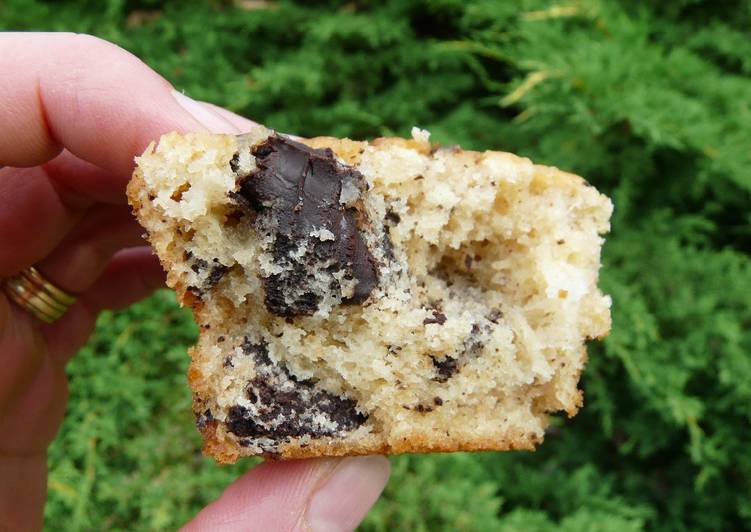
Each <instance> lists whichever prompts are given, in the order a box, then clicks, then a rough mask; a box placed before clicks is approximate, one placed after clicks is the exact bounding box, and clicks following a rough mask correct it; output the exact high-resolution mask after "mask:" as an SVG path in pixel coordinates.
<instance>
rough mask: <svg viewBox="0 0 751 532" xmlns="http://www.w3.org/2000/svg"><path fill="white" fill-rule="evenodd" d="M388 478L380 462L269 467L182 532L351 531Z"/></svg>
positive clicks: (342, 461) (240, 482) (352, 460)
mask: <svg viewBox="0 0 751 532" xmlns="http://www.w3.org/2000/svg"><path fill="white" fill-rule="evenodd" d="M388 476H389V462H388V460H386V458H384V457H382V456H362V457H352V458H343V459H342V458H338V459H331V458H317V459H311V460H293V461H289V462H265V463H263V464H261V465H259V466H257V467H255V468H253V469H252V470H250V471H248V472H247V473H246V474H245V475H243V476H242V477H240V478H239V479H238V480H236V481H235V482H234V483H233V484H232V485H231V486H230V487H229V488H227V489H226V490H225V492H224V493H223V494H222V495H221V497H219V499H217V500H216V501H214V502H213V503H211V504H209V505H208V506H207V507H206V508H204V509H203V510H202V511H201V512H200V513H199V514H198V515H197V516H196V517H195V519H193V520H192V521H191V522H190V523H188V524H187V525H185V527H184V528H183V529H182V530H183V532H198V531H204V530H205V531H209V530H210V531H212V532H214V531H217V532H234V531H241V530H242V531H253V530H263V531H266V530H284V531H287V530H290V531H291V530H312V531H313V532H317V531H319V530H320V531H324V530H325V531H327V532H338V531H342V532H343V531H351V530H354V529H355V527H356V526H357V525H358V524H359V523H360V521H361V520H362V518H363V517H364V516H365V514H366V513H367V511H368V510H369V509H370V507H371V506H373V504H374V503H375V502H376V500H377V499H378V496H379V495H380V493H381V491H382V490H383V488H384V486H385V485H386V481H387V480H388Z"/></svg>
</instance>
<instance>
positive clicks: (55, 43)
mask: <svg viewBox="0 0 751 532" xmlns="http://www.w3.org/2000/svg"><path fill="white" fill-rule="evenodd" d="M0 72H3V73H4V75H3V76H2V77H0V124H3V127H2V128H0V166H34V165H38V164H41V163H44V162H46V161H48V160H50V159H52V158H53V157H54V156H55V155H57V154H58V153H59V152H60V151H61V150H62V148H67V149H68V151H70V152H71V153H73V154H74V155H75V156H77V157H79V158H81V159H83V160H85V161H88V162H90V163H93V164H95V165H96V166H99V167H101V168H102V169H104V170H106V171H107V172H109V173H111V174H112V175H113V176H116V177H118V178H120V179H127V178H128V177H129V175H130V173H131V172H132V169H133V157H134V156H136V155H138V154H140V153H141V152H142V151H143V150H144V148H145V147H146V146H147V145H148V143H149V142H151V141H152V140H155V139H157V138H159V136H160V135H161V134H163V133H165V132H167V131H173V130H174V131H188V130H197V129H201V124H200V123H199V122H198V121H197V120H196V119H195V118H194V117H193V115H191V114H190V113H189V112H188V111H186V110H185V109H184V108H183V107H182V106H181V105H180V104H179V103H178V102H177V100H176V99H175V97H174V96H173V90H172V86H171V85H170V84H169V83H168V82H167V81H166V80H165V79H163V78H162V77H161V76H159V75H158V74H157V73H156V72H154V71H153V70H151V69H150V68H149V67H147V66H146V65H145V64H144V63H143V62H141V61H140V60H139V59H138V58H137V57H135V56H134V55H132V54H130V53H128V52H126V51H125V50H123V49H122V48H119V47H118V46H115V45H114V44H111V43H108V42H106V41H103V40H101V39H98V38H96V37H92V36H89V35H80V34H72V33H5V34H0ZM117 186H118V188H120V187H121V186H122V181H120V182H119V183H118V184H117Z"/></svg>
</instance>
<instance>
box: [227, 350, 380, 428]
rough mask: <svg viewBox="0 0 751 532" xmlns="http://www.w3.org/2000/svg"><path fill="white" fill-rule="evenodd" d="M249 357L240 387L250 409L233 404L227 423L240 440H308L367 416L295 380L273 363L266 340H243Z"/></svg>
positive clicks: (345, 400) (351, 402)
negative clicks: (252, 372) (248, 372)
mask: <svg viewBox="0 0 751 532" xmlns="http://www.w3.org/2000/svg"><path fill="white" fill-rule="evenodd" d="M241 348H242V350H243V352H244V353H245V354H246V355H249V356H253V358H254V361H255V363H256V376H255V377H253V379H251V380H250V382H249V383H248V386H247V388H246V393H247V396H248V399H250V401H251V402H252V403H254V405H255V410H256V412H255V413H254V412H251V410H250V409H248V408H246V407H244V406H241V405H234V406H232V407H231V408H230V409H229V412H228V414H229V415H228V417H227V427H228V429H229V431H230V432H232V433H233V434H235V435H236V436H239V437H241V438H271V439H273V440H279V439H282V438H297V437H300V436H304V435H308V436H311V437H313V438H319V437H321V436H333V435H335V434H338V433H341V432H348V431H351V430H354V429H356V428H357V427H359V426H360V425H362V424H363V423H364V422H365V420H366V419H367V416H364V415H363V414H360V413H359V412H358V411H357V402H356V401H354V400H352V399H349V398H346V397H345V398H343V397H339V396H338V395H335V394H333V393H330V392H328V391H326V390H323V389H321V388H318V387H317V386H316V383H315V382H314V381H313V380H310V379H306V380H300V379H298V378H297V377H295V376H294V375H292V374H291V373H290V372H289V370H288V369H287V368H286V367H284V366H282V365H278V364H274V363H273V362H272V361H271V359H270V357H269V354H268V347H267V344H266V343H258V344H256V343H253V342H251V341H250V340H249V339H247V338H246V339H245V340H244V341H243V343H242V346H241Z"/></svg>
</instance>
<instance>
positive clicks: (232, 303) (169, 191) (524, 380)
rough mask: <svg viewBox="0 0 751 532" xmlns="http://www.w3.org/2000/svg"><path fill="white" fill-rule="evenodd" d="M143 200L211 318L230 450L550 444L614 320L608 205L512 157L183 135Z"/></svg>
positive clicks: (213, 374) (201, 403)
mask: <svg viewBox="0 0 751 532" xmlns="http://www.w3.org/2000/svg"><path fill="white" fill-rule="evenodd" d="M128 197H129V199H130V203H131V205H132V206H133V209H134V212H135V214H136V216H137V217H138V220H139V221H140V223H141V224H142V225H143V226H144V227H145V228H146V230H147V232H148V238H149V240H150V241H151V243H152V245H153V247H154V249H155V250H156V253H157V254H158V256H159V258H160V260H161V262H162V264H163V266H164V268H165V270H166V271H167V282H168V284H169V286H171V287H172V288H174V289H175V291H176V292H177V296H178V299H179V300H180V302H181V303H182V304H183V305H187V306H189V307H191V308H192V309H193V313H194V316H195V320H196V322H197V323H198V325H199V326H200V330H201V333H200V337H199V339H198V343H197V345H196V346H195V347H193V348H192V349H191V350H190V355H191V357H192V363H191V366H190V370H189V372H188V380H189V382H190V386H191V389H192V391H193V407H194V411H195V414H196V419H197V426H198V428H199V429H200V431H201V432H202V434H203V437H204V442H205V444H204V452H205V453H207V454H208V455H211V456H213V457H214V458H215V459H216V460H218V461H219V462H224V463H231V462H234V461H235V460H237V459H238V457H240V456H250V455H263V456H266V457H272V458H300V457H311V456H338V455H358V454H371V453H382V454H395V453H403V452H431V451H459V450H510V449H533V448H534V447H535V445H537V444H538V443H540V442H541V441H542V438H543V435H544V431H545V427H546V425H547V423H548V414H549V413H551V412H555V411H559V410H563V411H565V412H566V413H567V414H568V415H569V416H573V415H574V414H575V413H576V412H577V410H578V408H579V407H580V406H581V404H582V394H581V392H580V391H579V390H578V389H577V382H578V380H579V375H580V372H581V370H582V367H583V365H584V362H585V359H586V349H585V341H586V340H587V339H591V338H602V337H603V336H605V335H606V334H607V333H608V331H609V329H610V311H609V309H610V298H609V297H608V296H605V295H603V294H602V293H601V292H600V290H599V289H598V288H597V275H598V269H599V267H600V249H601V246H602V244H603V238H602V237H601V235H602V234H604V233H605V232H607V231H608V229H609V218H610V215H611V212H612V204H611V202H610V200H609V199H608V198H607V197H605V196H603V195H602V194H600V193H598V192H597V191H596V190H595V189H594V188H593V187H591V186H590V185H589V184H588V183H587V182H586V181H584V180H583V179H582V178H580V177H577V176H575V175H572V174H568V173H565V172H562V171H560V170H558V169H556V168H550V167H545V166H537V165H534V164H532V163H531V162H530V161H529V160H528V159H523V158H520V157H517V156H515V155H511V154H508V153H500V152H491V151H488V152H482V153H481V152H473V151H462V150H459V149H456V148H438V147H435V146H431V145H430V143H429V142H428V135H427V133H425V132H423V131H420V130H418V129H414V130H413V138H412V139H409V140H405V139H396V138H383V139H376V140H374V141H372V142H356V141H352V140H348V139H335V138H329V137H319V138H313V139H297V138H294V139H293V138H290V137H288V136H284V135H281V134H279V133H276V132H274V131H271V130H268V129H266V128H263V127H260V126H259V127H257V128H256V129H254V130H253V131H251V132H250V133H248V134H247V135H242V136H240V137H235V136H230V135H214V134H208V133H197V134H187V135H180V134H176V133H171V134H167V135H165V136H163V137H162V138H161V140H160V141H159V143H158V145H154V144H152V145H151V146H149V147H148V149H147V150H146V152H145V153H144V154H143V155H142V156H141V157H140V158H138V159H137V167H136V170H135V173H134V175H133V179H132V181H131V182H130V185H129V187H128Z"/></svg>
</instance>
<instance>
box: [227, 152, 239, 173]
mask: <svg viewBox="0 0 751 532" xmlns="http://www.w3.org/2000/svg"><path fill="white" fill-rule="evenodd" d="M229 167H230V168H231V169H232V171H233V172H234V173H237V171H238V170H239V169H240V154H239V153H236V154H234V155H233V156H232V159H230V161H229Z"/></svg>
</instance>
